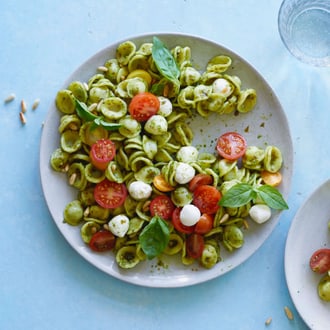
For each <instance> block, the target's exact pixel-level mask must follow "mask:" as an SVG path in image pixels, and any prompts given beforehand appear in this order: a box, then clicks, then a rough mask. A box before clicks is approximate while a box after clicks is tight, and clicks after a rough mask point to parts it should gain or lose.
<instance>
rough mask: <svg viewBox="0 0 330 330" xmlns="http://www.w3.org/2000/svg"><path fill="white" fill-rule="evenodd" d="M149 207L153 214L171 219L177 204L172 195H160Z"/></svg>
mask: <svg viewBox="0 0 330 330" xmlns="http://www.w3.org/2000/svg"><path fill="white" fill-rule="evenodd" d="M149 209H150V213H151V215H152V216H155V215H158V216H159V217H161V218H163V219H164V220H170V219H171V217H172V213H173V211H174V209H175V206H174V204H173V202H172V200H171V198H170V197H168V196H166V195H159V196H157V197H155V198H154V199H153V200H152V201H151V203H150V207H149Z"/></svg>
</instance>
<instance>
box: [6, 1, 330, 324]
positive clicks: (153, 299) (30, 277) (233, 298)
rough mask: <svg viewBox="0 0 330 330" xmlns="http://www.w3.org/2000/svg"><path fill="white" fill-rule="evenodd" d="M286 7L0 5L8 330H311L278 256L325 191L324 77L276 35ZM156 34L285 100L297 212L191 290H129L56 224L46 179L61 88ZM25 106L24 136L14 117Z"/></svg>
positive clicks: (328, 156) (328, 86)
mask: <svg viewBox="0 0 330 330" xmlns="http://www.w3.org/2000/svg"><path fill="white" fill-rule="evenodd" d="M279 6H280V0H268V1H258V0H245V1H241V0H219V1H214V0H204V1H194V0H173V1H170V0H167V1H166V0H158V1H150V0H135V1H132V0H126V1H119V0H118V1H116V0H112V1H106V0H99V1H88V0H79V1H78V0H70V1H66V2H64V1H59V0H54V1H47V0H34V1H32V2H31V1H21V0H11V1H1V2H0V26H1V29H0V40H1V51H0V73H1V79H0V100H1V99H2V100H4V99H5V98H6V97H7V96H8V95H9V94H10V93H15V94H16V99H15V100H14V101H13V102H11V103H8V104H5V103H4V101H1V104H0V141H1V142H0V143H1V147H0V160H1V162H0V164H1V165H0V166H1V173H2V175H1V184H0V210H1V220H0V223H1V229H0V252H1V262H0V265H1V270H0V306H1V307H0V329H43V330H44V329H81V330H82V329H88V330H90V329H114V328H115V327H116V328H118V329H182V328H186V329H266V328H267V329H307V326H306V325H305V323H304V322H303V320H302V318H301V317H300V315H299V313H298V312H297V310H296V309H295V306H294V304H293V301H292V300H291V298H290V295H289V291H288V288H287V285H286V280H285V273H284V251H285V242H286V237H287V233H288V230H289V228H290V224H291V221H292V219H293V217H294V215H295V213H296V212H297V210H298V208H299V207H300V206H301V205H302V203H303V202H304V200H305V199H306V198H307V197H308V196H309V194H310V193H311V192H312V191H313V190H314V189H315V188H316V187H317V186H319V185H320V184H321V183H322V182H323V181H325V180H326V179H328V177H329V167H330V152H329V151H330V150H329V140H330V130H329V118H330V75H329V74H330V71H329V68H316V67H311V66H308V65H306V64H303V63H301V62H299V61H298V60H296V59H295V58H293V57H292V56H291V55H290V54H289V53H288V51H287V50H286V49H285V47H284V46H283V44H282V42H281V40H280V37H279V34H278V30H277V13H278V9H279ZM149 32H181V33H188V34H194V35H200V36H202V37H205V38H208V39H211V40H214V41H216V42H218V43H220V44H222V45H224V46H226V47H228V48H230V49H232V50H233V51H235V52H236V53H238V54H240V55H241V56H242V57H244V58H245V59H246V60H247V61H248V62H250V63H251V64H252V65H253V66H254V67H255V68H256V69H257V70H258V71H259V72H260V73H261V74H262V75H263V76H264V78H265V79H266V80H267V81H268V83H269V84H270V86H271V87H272V88H273V89H274V91H275V93H276V94H277V96H278V98H279V99H280V101H281V103H282V105H283V108H284V109H285V112H286V115H287V117H288V121H289V125H290V129H291V134H292V139H293V146H294V157H295V163H294V173H293V178H292V189H291V192H290V196H289V198H288V203H289V205H290V209H289V210H288V211H286V212H284V213H283V214H282V216H281V219H280V222H279V224H278V225H277V226H276V228H275V230H274V231H273V233H272V234H271V235H270V237H269V239H268V240H267V241H266V242H265V243H264V244H263V245H262V247H261V248H260V249H259V250H258V251H257V252H256V253H255V254H254V255H253V256H252V257H251V258H249V259H248V260H247V261H246V262H244V263H243V264H242V265H240V266H239V267H237V268H235V269H234V270H232V271H231V272H229V273H227V274H226V275H224V276H221V277H219V278H216V279H214V280H210V281H208V282H205V283H202V284H198V285H194V286H190V287H184V288H175V289H159V288H158V289H157V288H145V287H140V286H136V285H132V284H127V283H125V282H122V281H120V280H118V279H115V278H112V277H111V276H109V275H107V274H105V273H103V272H102V271H100V270H98V269H97V268H95V267H94V266H92V265H90V264H89V263H88V262H87V261H86V260H85V259H83V258H82V257H80V256H79V255H78V254H77V253H76V252H75V251H74V250H73V249H72V248H71V246H70V245H69V244H68V243H67V242H66V240H65V239H64V238H63V236H62V234H61V233H60V232H59V230H58V229H57V227H56V225H55V224H54V222H53V220H52V218H51V215H50V213H49V211H48V208H47V205H46V202H45V199H44V196H43V192H42V188H41V184H40V177H39V145H40V137H41V132H42V123H43V121H44V120H45V118H46V115H47V111H48V109H49V107H50V104H51V103H52V102H53V101H54V96H55V95H56V93H57V91H58V90H59V89H60V88H61V87H62V85H63V82H64V81H65V80H66V78H67V77H68V76H69V75H70V74H71V73H72V72H73V71H74V70H75V69H76V68H77V67H78V65H79V64H81V63H82V62H84V61H85V60H86V59H87V58H89V57H90V56H91V55H93V54H94V53H96V52H97V51H99V50H100V49H103V48H104V47H106V46H108V45H110V44H111V43H114V42H116V41H118V40H123V39H128V38H129V37H130V36H134V35H137V34H141V33H149ZM36 98H40V105H39V107H38V108H37V109H36V110H35V111H32V110H31V105H32V103H33V101H34V100H35V99H36ZM22 99H24V100H25V101H26V103H27V105H28V112H27V113H26V120H27V123H26V125H22V124H21V122H20V119H19V115H18V113H19V111H20V101H21V100H22ZM307 239H308V238H307ZM284 306H288V307H289V308H290V309H291V310H292V312H293V314H294V319H293V320H288V318H287V317H286V315H285V313H284ZM268 317H271V318H272V323H271V324H270V325H268V326H267V325H265V321H266V319H267V318H268Z"/></svg>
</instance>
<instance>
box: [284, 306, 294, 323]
mask: <svg viewBox="0 0 330 330" xmlns="http://www.w3.org/2000/svg"><path fill="white" fill-rule="evenodd" d="M284 312H285V315H286V317H287V318H288V319H289V320H293V314H292V312H291V309H290V308H289V307H288V306H285V307H284Z"/></svg>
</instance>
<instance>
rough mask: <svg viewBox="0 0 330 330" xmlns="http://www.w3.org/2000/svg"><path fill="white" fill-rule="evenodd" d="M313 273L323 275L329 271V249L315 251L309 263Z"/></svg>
mask: <svg viewBox="0 0 330 330" xmlns="http://www.w3.org/2000/svg"><path fill="white" fill-rule="evenodd" d="M309 265H310V268H311V269H312V271H313V272H315V273H318V274H324V273H326V272H327V271H328V270H330V249H326V248H323V249H319V250H317V251H315V252H314V253H313V254H312V256H311V258H310V261H309Z"/></svg>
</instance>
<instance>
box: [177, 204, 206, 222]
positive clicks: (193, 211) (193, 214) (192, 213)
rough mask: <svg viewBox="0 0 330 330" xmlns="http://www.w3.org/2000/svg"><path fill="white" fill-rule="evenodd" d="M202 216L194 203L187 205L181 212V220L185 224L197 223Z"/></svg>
mask: <svg viewBox="0 0 330 330" xmlns="http://www.w3.org/2000/svg"><path fill="white" fill-rule="evenodd" d="M200 217H201V211H200V210H199V208H198V207H197V206H195V205H192V204H187V205H185V206H184V207H183V208H182V209H181V212H180V221H181V223H182V224H183V225H185V226H193V225H195V224H196V223H197V222H198V220H199V219H200Z"/></svg>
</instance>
